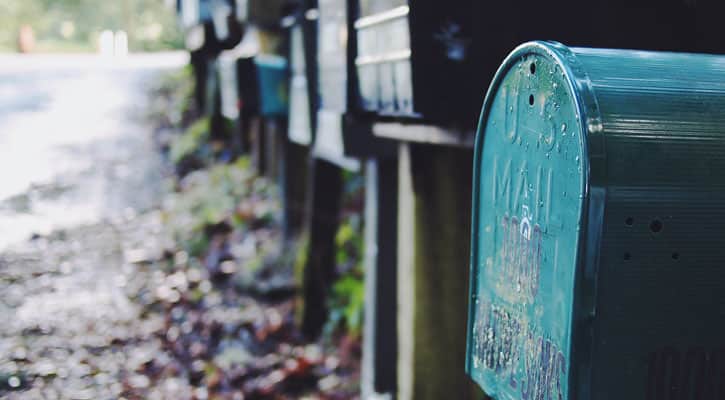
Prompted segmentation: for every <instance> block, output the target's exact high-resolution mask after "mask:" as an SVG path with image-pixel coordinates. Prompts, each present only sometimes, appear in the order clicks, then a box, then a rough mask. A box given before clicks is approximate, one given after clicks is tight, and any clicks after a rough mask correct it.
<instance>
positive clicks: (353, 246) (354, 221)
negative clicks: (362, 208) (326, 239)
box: [335, 214, 363, 271]
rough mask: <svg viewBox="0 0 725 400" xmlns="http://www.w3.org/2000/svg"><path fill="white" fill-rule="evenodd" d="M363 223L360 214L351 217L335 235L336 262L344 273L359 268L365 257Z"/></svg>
mask: <svg viewBox="0 0 725 400" xmlns="http://www.w3.org/2000/svg"><path fill="white" fill-rule="evenodd" d="M361 225H362V221H361V218H360V215H359V214H351V215H349V216H348V217H347V218H346V219H345V220H344V221H343V223H342V224H340V228H339V229H338V231H337V234H336V235H335V245H336V248H337V251H336V254H335V259H336V260H335V261H336V262H337V265H338V268H339V269H342V270H343V271H346V270H350V269H352V268H354V267H355V266H357V264H358V263H359V262H360V261H361V260H362V257H363V235H362V226H361Z"/></svg>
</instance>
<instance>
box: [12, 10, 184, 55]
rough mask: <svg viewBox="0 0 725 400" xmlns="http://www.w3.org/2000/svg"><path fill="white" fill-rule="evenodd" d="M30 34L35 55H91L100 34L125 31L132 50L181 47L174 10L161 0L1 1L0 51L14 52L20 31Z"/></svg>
mask: <svg viewBox="0 0 725 400" xmlns="http://www.w3.org/2000/svg"><path fill="white" fill-rule="evenodd" d="M23 25H29V26H31V27H32V28H33V30H34V31H35V35H36V39H37V42H38V46H37V47H38V51H75V50H80V51H93V50H94V49H95V48H96V41H97V38H98V36H99V34H100V32H102V31H103V30H106V29H110V30H113V31H116V30H125V31H126V32H128V38H129V48H130V50H131V51H154V50H164V49H179V48H182V47H183V46H182V45H183V43H182V38H181V34H180V31H179V28H178V24H177V22H176V15H175V12H174V9H173V8H170V7H167V6H166V5H165V4H164V1H162V0H116V1H98V0H3V1H0V48H1V49H15V48H16V42H17V37H18V32H19V30H20V27H21V26H23Z"/></svg>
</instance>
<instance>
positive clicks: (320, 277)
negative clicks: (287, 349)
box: [302, 158, 342, 339]
mask: <svg viewBox="0 0 725 400" xmlns="http://www.w3.org/2000/svg"><path fill="white" fill-rule="evenodd" d="M311 160H312V162H311V164H312V165H311V167H310V179H309V183H308V188H307V193H308V201H309V206H308V210H309V211H308V222H307V227H308V230H309V245H308V249H307V261H306V262H305V271H304V289H303V291H304V293H303V297H304V311H303V316H302V331H303V333H304V334H305V336H307V337H308V338H310V339H316V338H318V337H319V336H320V333H322V328H323V327H324V325H325V322H327V316H328V311H329V310H328V308H327V297H328V294H329V291H330V288H331V286H332V283H333V281H334V279H335V235H336V234H337V230H338V228H339V225H340V207H341V202H342V170H341V169H340V167H338V166H336V165H334V164H332V163H330V162H327V161H324V160H321V159H319V158H312V159H311Z"/></svg>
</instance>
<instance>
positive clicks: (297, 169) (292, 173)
mask: <svg viewBox="0 0 725 400" xmlns="http://www.w3.org/2000/svg"><path fill="white" fill-rule="evenodd" d="M283 140H284V146H283V149H282V152H283V154H282V157H281V158H282V160H283V165H282V169H283V177H282V185H281V188H282V192H283V193H282V198H283V201H284V217H283V218H284V221H283V226H284V235H285V238H286V239H293V238H295V237H297V236H298V235H299V234H300V233H301V231H302V228H303V227H304V222H305V221H304V217H305V206H306V202H305V200H306V195H307V192H306V188H307V172H308V171H307V170H308V165H309V147H307V146H300V145H298V144H296V143H293V142H291V141H290V140H289V139H287V138H286V137H285V138H283Z"/></svg>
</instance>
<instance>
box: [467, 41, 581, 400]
mask: <svg viewBox="0 0 725 400" xmlns="http://www.w3.org/2000/svg"><path fill="white" fill-rule="evenodd" d="M567 79H568V77H567V76H566V74H565V71H564V70H563V69H562V68H561V67H560V65H559V63H558V62H557V60H555V59H553V58H552V57H550V55H548V54H547V53H546V52H545V51H543V50H541V48H536V46H532V49H530V51H527V49H526V48H524V49H522V50H517V52H515V53H514V54H513V55H512V56H510V57H509V59H507V61H506V62H505V64H504V67H502V69H501V70H499V73H498V74H497V77H496V78H495V79H494V84H493V86H492V89H491V90H490V91H489V94H488V97H487V99H486V105H485V106H484V112H483V116H482V119H481V123H480V127H479V133H478V139H477V145H476V161H475V164H474V165H475V166H474V168H475V169H476V171H475V177H476V178H475V179H476V180H475V181H474V191H475V195H474V204H473V207H474V208H473V213H474V220H473V235H472V237H473V243H472V261H471V263H472V266H471V269H472V276H471V282H472V283H471V285H472V287H471V295H472V297H471V299H470V301H471V305H470V322H469V344H468V352H469V353H468V365H467V367H468V371H469V373H470V375H471V376H472V377H473V379H474V380H475V381H476V382H478V383H479V384H480V385H481V386H482V387H483V389H484V390H485V391H486V392H487V393H488V394H489V395H491V396H493V398H495V399H506V400H513V399H526V400H528V399H569V398H570V395H569V392H570V390H569V380H570V379H569V377H570V374H571V373H572V371H571V369H572V368H571V364H572V360H571V346H572V342H571V335H572V321H573V304H574V292H575V281H576V274H577V263H578V258H579V250H578V249H579V239H580V230H581V227H582V209H583V204H584V200H585V197H586V192H585V178H586V170H585V167H584V163H585V160H584V159H583V157H584V155H583V150H582V149H583V137H582V132H583V127H582V124H581V123H580V119H581V118H580V112H579V106H578V100H577V96H576V95H575V94H574V93H573V91H572V86H571V84H570V83H569V81H568V80H567Z"/></svg>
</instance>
